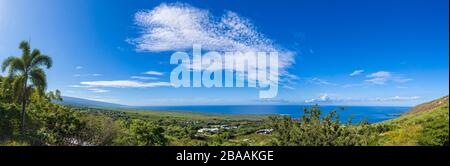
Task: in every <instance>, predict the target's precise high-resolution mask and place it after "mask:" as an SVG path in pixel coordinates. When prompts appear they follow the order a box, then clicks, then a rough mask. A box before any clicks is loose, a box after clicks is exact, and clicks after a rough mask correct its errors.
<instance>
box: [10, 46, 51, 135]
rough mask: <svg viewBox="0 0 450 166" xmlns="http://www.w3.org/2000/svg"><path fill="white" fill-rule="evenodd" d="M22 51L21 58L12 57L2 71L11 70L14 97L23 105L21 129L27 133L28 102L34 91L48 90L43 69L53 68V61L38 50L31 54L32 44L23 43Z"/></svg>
mask: <svg viewBox="0 0 450 166" xmlns="http://www.w3.org/2000/svg"><path fill="white" fill-rule="evenodd" d="M19 49H21V50H22V56H21V57H15V56H10V57H8V58H7V59H6V60H5V61H3V64H2V71H3V72H4V71H5V70H6V69H7V68H9V71H8V73H9V78H11V79H12V80H13V81H12V85H13V89H14V93H15V94H14V96H15V97H16V98H17V100H18V101H19V102H20V103H21V104H22V112H21V115H20V116H21V118H22V120H21V129H22V132H24V131H25V111H26V107H27V101H28V100H29V98H30V93H32V91H33V89H36V90H38V91H39V92H44V91H45V89H46V88H47V79H46V75H45V72H44V70H43V69H42V68H43V67H46V68H47V69H49V68H50V67H52V59H51V58H50V57H49V56H47V55H43V54H41V52H40V51H39V50H38V49H33V51H32V52H30V44H29V43H28V42H26V41H22V42H21V43H20V45H19Z"/></svg>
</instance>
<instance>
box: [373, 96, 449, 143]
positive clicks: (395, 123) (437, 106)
mask: <svg viewBox="0 0 450 166" xmlns="http://www.w3.org/2000/svg"><path fill="white" fill-rule="evenodd" d="M448 104H449V100H448V96H445V97H442V98H440V99H437V100H433V101H431V102H428V103H424V104H421V105H418V106H416V107H415V108H413V109H411V111H410V112H407V113H405V114H404V115H403V116H401V117H399V118H396V119H392V120H388V121H385V122H382V123H379V124H375V125H377V126H378V127H380V128H383V129H385V130H386V131H385V132H382V134H381V139H380V140H379V144H380V145H405V146H409V145H426V146H435V145H446V146H448V145H449V137H448V134H449V109H448Z"/></svg>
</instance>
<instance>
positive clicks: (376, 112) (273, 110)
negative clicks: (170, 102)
mask: <svg viewBox="0 0 450 166" xmlns="http://www.w3.org/2000/svg"><path fill="white" fill-rule="evenodd" d="M305 107H308V108H309V107H313V106H302V105H214V106H211V105H208V106H146V107H140V109H145V110H158V111H189V112H201V113H219V114H250V115H255V114H257V115H290V116H291V117H294V118H298V117H300V116H301V115H302V114H303V108H305ZM319 108H320V110H321V111H322V112H323V113H322V114H323V115H324V114H327V113H328V112H330V111H332V110H336V111H337V114H338V115H339V118H340V121H341V122H343V123H345V122H347V121H348V119H349V118H351V119H352V122H353V123H357V122H359V121H361V120H363V119H367V120H368V121H369V122H370V123H376V122H380V121H384V120H389V119H392V118H396V117H398V115H400V114H401V113H403V112H406V111H408V110H409V109H410V108H411V107H391V106H320V107H319Z"/></svg>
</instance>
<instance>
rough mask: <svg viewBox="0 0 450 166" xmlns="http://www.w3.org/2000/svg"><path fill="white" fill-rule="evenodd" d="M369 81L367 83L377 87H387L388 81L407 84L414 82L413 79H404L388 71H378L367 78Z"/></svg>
mask: <svg viewBox="0 0 450 166" xmlns="http://www.w3.org/2000/svg"><path fill="white" fill-rule="evenodd" d="M366 77H367V78H368V79H367V80H365V82H367V83H370V84H375V85H385V84H386V83H387V82H388V81H391V82H396V83H405V82H409V81H412V80H413V79H411V78H404V77H402V76H399V75H394V74H392V73H391V72H388V71H378V72H375V73H371V74H369V75H367V76H366Z"/></svg>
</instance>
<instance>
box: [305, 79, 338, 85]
mask: <svg viewBox="0 0 450 166" xmlns="http://www.w3.org/2000/svg"><path fill="white" fill-rule="evenodd" d="M307 81H308V83H311V84H316V85H337V84H336V83H332V82H329V81H327V80H324V79H320V78H317V77H313V78H310V79H307Z"/></svg>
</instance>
